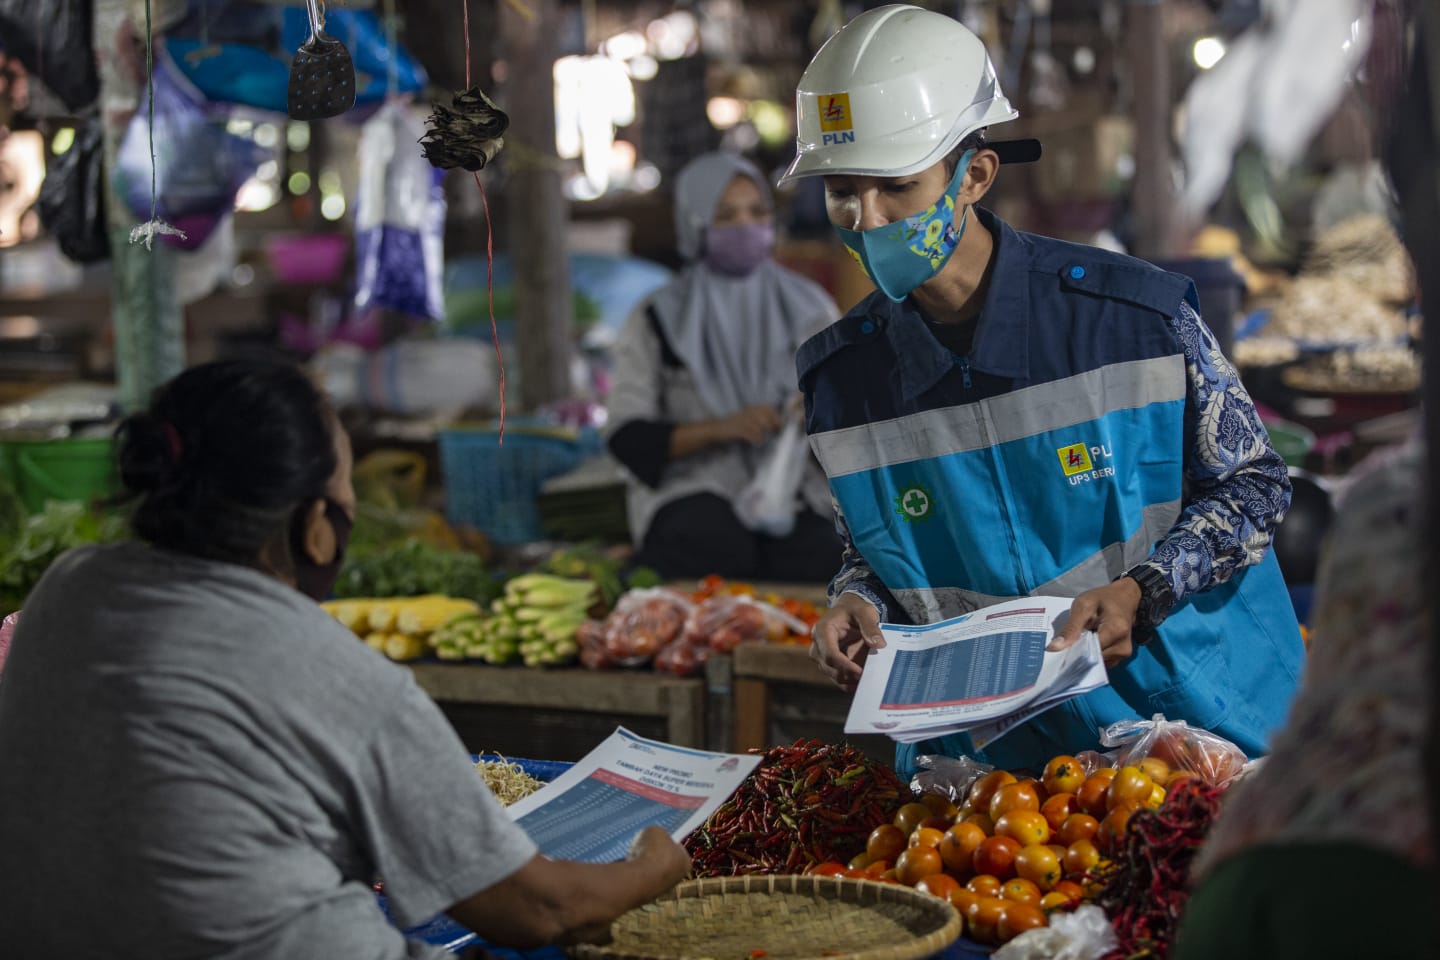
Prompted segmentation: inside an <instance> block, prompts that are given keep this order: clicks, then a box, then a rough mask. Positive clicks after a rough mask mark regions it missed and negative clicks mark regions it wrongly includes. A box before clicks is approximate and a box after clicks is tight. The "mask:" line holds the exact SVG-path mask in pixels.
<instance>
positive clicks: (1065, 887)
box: [1050, 880, 1085, 900]
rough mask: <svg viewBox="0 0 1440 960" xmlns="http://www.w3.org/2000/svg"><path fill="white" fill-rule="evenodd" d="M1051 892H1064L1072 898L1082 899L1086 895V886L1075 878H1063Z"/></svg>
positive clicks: (1063, 893)
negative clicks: (1081, 884)
mask: <svg viewBox="0 0 1440 960" xmlns="http://www.w3.org/2000/svg"><path fill="white" fill-rule="evenodd" d="M1050 892H1051V893H1058V894H1062V895H1064V896H1066V897H1068V898H1069V899H1071V900H1080V899H1082V898H1083V897H1084V896H1085V888H1084V887H1082V886H1080V884H1078V883H1076V882H1075V881H1074V880H1061V881H1060V882H1059V883H1057V884H1055V889H1054V890H1052V891H1050Z"/></svg>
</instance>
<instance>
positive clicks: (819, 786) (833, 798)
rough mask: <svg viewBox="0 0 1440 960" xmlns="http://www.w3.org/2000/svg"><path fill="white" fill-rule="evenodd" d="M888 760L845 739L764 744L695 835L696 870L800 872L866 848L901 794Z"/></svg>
mask: <svg viewBox="0 0 1440 960" xmlns="http://www.w3.org/2000/svg"><path fill="white" fill-rule="evenodd" d="M900 793H901V790H900V781H899V779H897V778H896V776H895V773H894V771H893V770H891V769H890V767H889V765H888V764H885V763H881V762H879V761H877V760H872V759H871V758H869V757H867V756H865V755H864V754H863V753H861V752H860V751H859V750H857V749H855V748H854V747H851V746H847V745H844V744H823V743H821V742H820V741H819V740H809V741H806V740H797V741H796V742H795V743H794V745H793V746H788V747H775V748H773V749H771V750H768V751H766V753H765V754H764V757H763V759H761V761H760V765H759V766H758V767H756V768H755V772H754V773H752V774H751V775H750V776H749V777H748V778H747V779H746V780H745V782H744V783H742V784H741V785H740V788H739V789H738V790H736V791H735V793H734V794H733V795H732V796H731V797H730V799H729V800H726V801H725V803H723V804H721V806H720V807H719V808H718V809H717V810H716V811H715V812H714V813H713V814H711V815H710V819H708V820H706V821H705V824H704V826H702V827H701V828H700V829H699V830H697V831H695V832H694V833H693V834H691V835H690V837H689V839H687V840H686V841H685V848H686V849H687V850H689V852H690V858H691V860H692V861H693V863H694V869H695V876H697V877H717V876H733V875H736V874H746V873H802V872H804V870H805V869H806V868H807V867H809V866H813V865H814V864H816V863H823V862H825V861H827V860H838V861H840V862H841V863H844V862H845V861H847V860H849V859H850V858H851V857H853V856H854V855H855V854H857V853H859V852H861V851H862V850H864V849H865V839H866V838H867V837H868V836H869V835H870V831H871V830H873V829H875V827H877V826H879V825H880V824H882V823H888V822H889V821H890V818H891V817H892V816H893V815H894V813H895V809H896V808H897V807H898V806H899V802H900Z"/></svg>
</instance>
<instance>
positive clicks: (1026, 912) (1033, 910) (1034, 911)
mask: <svg viewBox="0 0 1440 960" xmlns="http://www.w3.org/2000/svg"><path fill="white" fill-rule="evenodd" d="M1049 925H1050V921H1049V920H1046V919H1045V912H1044V911H1043V910H1041V909H1040V908H1039V907H1037V906H1035V905H1033V904H1029V903H1012V904H1009V905H1007V906H1006V907H1005V912H1004V913H1002V914H1001V915H1000V922H999V923H998V924H997V925H996V927H995V937H996V939H998V940H999V941H1000V942H1001V943H1009V942H1010V941H1011V940H1013V939H1015V938H1016V937H1018V936H1019V935H1020V934H1022V933H1024V932H1025V931H1026V930H1034V929H1035V928H1036V927H1048V926H1049Z"/></svg>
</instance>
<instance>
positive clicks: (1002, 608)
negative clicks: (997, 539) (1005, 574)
mask: <svg viewBox="0 0 1440 960" xmlns="http://www.w3.org/2000/svg"><path fill="white" fill-rule="evenodd" d="M1070 603H1071V600H1070V598H1068V597H1023V598H1021V599H1019V600H1010V601H1007V602H1005V603H1000V604H996V605H995V606H991V607H985V608H984V609H981V610H976V611H973V612H971V613H968V614H965V615H964V616H962V617H955V618H952V619H950V620H944V621H941V622H940V623H932V624H926V625H925V626H918V627H912V626H897V625H894V624H884V625H882V627H881V630H882V632H883V633H884V635H885V646H884V647H882V648H880V649H878V650H872V651H870V654H869V656H868V657H867V658H866V660H865V671H864V673H863V674H861V677H860V684H859V686H858V687H857V688H856V690H855V699H854V700H853V701H852V702H851V704H850V715H849V716H848V717H847V718H846V721H845V732H846V733H884V734H887V735H888V736H890V737H891V738H892V739H895V740H899V741H901V742H915V741H918V740H925V739H929V738H931V737H938V736H944V735H945V734H947V733H955V732H959V731H967V730H972V728H980V729H979V730H977V731H976V732H977V733H980V732H983V733H984V737H985V739H986V741H987V742H989V741H990V740H994V739H995V737H997V736H999V735H1001V734H1003V733H1004V732H1005V731H1006V730H1008V729H1011V728H1012V727H1013V726H1015V721H1017V720H1019V719H1021V718H1022V717H1023V718H1025V719H1028V718H1029V717H1031V716H1034V715H1035V714H1037V713H1040V712H1041V711H1043V710H1046V709H1048V708H1050V707H1052V706H1054V705H1055V704H1057V703H1059V702H1061V701H1062V700H1067V699H1069V698H1070V697H1074V696H1078V695H1080V694H1082V693H1088V692H1089V691H1091V690H1094V689H1096V688H1097V687H1102V686H1104V685H1105V684H1106V683H1107V682H1108V681H1107V679H1106V674H1105V662H1104V660H1103V659H1102V657H1101V655H1100V640H1099V637H1097V636H1096V635H1095V633H1093V632H1091V631H1086V632H1085V633H1083V634H1081V636H1080V640H1079V642H1078V643H1075V644H1074V645H1072V646H1071V647H1069V648H1068V649H1066V650H1062V651H1059V652H1051V651H1048V650H1046V647H1047V646H1049V644H1050V641H1051V640H1053V639H1054V638H1055V634H1056V631H1057V630H1058V629H1059V628H1060V627H1061V626H1062V625H1063V624H1064V623H1065V620H1066V618H1067V617H1068V616H1069V613H1070Z"/></svg>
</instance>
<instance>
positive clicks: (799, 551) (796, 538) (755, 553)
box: [637, 493, 840, 583]
mask: <svg viewBox="0 0 1440 960" xmlns="http://www.w3.org/2000/svg"><path fill="white" fill-rule="evenodd" d="M637 559H638V560H639V561H640V562H641V563H643V564H645V565H647V566H651V567H654V568H655V569H656V570H657V571H659V572H660V575H661V576H663V577H666V578H681V577H703V576H706V575H707V574H712V573H715V574H719V575H720V576H722V577H724V578H726V579H727V580H765V581H770V582H773V583H828V582H829V581H830V578H831V577H833V576H835V574H836V573H838V572H839V571H840V538H839V537H838V536H837V535H836V533H835V525H834V523H833V522H832V521H831V520H830V519H828V518H826V517H822V516H820V515H819V514H818V513H815V512H814V511H813V510H809V509H805V510H802V511H801V512H800V513H799V515H798V516H796V518H795V529H794V530H793V531H792V532H791V534H790V536H788V537H767V536H765V535H763V534H759V533H755V532H753V531H750V530H747V529H745V527H744V526H742V525H741V523H740V520H739V518H737V517H736V516H735V511H734V509H733V508H731V506H730V501H728V500H726V499H725V498H724V497H717V496H716V495H715V494H713V493H700V494H696V495H695V496H693V497H685V498H684V499H682V500H676V501H674V502H673V503H668V504H666V505H665V506H663V507H661V508H660V510H659V512H658V513H656V514H655V518H654V519H653V520H651V521H650V529H649V530H648V531H646V533H645V542H644V543H643V544H642V545H641V548H640V555H639V557H638V558H637Z"/></svg>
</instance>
